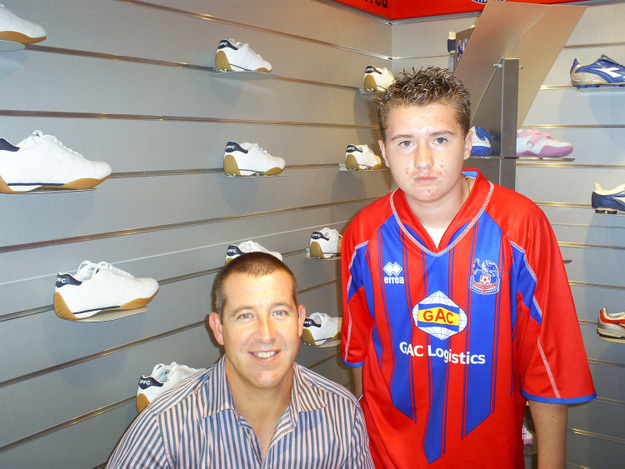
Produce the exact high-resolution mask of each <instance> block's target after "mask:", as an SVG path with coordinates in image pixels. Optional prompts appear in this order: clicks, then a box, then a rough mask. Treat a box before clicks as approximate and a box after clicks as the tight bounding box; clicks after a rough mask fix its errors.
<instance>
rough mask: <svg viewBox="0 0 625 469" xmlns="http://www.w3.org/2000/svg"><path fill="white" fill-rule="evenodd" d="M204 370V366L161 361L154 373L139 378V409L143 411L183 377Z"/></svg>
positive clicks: (137, 403)
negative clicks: (166, 363)
mask: <svg viewBox="0 0 625 469" xmlns="http://www.w3.org/2000/svg"><path fill="white" fill-rule="evenodd" d="M203 370H204V368H198V369H196V368H190V367H188V366H185V365H179V364H178V363H176V362H172V363H171V365H165V364H164V363H159V364H158V365H156V366H155V367H154V369H153V370H152V374H150V375H149V376H145V375H143V376H141V378H139V385H138V387H137V402H136V405H137V411H138V412H139V413H141V412H143V410H144V409H145V408H146V407H147V406H148V405H150V404H151V403H152V402H153V401H154V399H156V398H157V397H158V396H159V395H160V394H162V393H163V392H165V391H167V390H168V389H171V388H173V387H174V386H175V385H177V384H178V383H180V382H181V381H182V380H183V379H185V378H188V377H189V376H191V375H192V374H194V373H197V372H198V371H203Z"/></svg>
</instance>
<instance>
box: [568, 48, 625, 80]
mask: <svg viewBox="0 0 625 469" xmlns="http://www.w3.org/2000/svg"><path fill="white" fill-rule="evenodd" d="M571 83H572V84H573V86H575V87H577V88H597V87H600V86H625V67H624V66H623V65H621V64H620V63H618V62H616V61H615V60H612V59H611V58H610V57H608V56H607V55H605V54H603V55H601V57H599V58H598V59H597V60H595V61H594V62H593V63H591V64H588V65H582V64H581V63H580V62H579V60H578V59H577V58H576V59H575V60H573V66H572V67H571Z"/></svg>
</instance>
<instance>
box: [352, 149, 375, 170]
mask: <svg viewBox="0 0 625 469" xmlns="http://www.w3.org/2000/svg"><path fill="white" fill-rule="evenodd" d="M345 167H346V168H347V169H351V170H358V169H380V168H381V167H382V159H381V158H380V157H379V156H378V155H376V154H375V153H373V151H372V150H371V149H370V148H369V147H368V146H367V145H347V149H346V150H345Z"/></svg>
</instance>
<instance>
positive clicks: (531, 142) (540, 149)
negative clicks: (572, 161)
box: [516, 129, 573, 158]
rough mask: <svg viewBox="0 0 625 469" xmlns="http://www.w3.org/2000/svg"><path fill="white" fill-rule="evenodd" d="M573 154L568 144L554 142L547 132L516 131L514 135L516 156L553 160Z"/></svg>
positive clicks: (532, 130) (571, 147)
mask: <svg viewBox="0 0 625 469" xmlns="http://www.w3.org/2000/svg"><path fill="white" fill-rule="evenodd" d="M572 152H573V145H571V144H570V143H569V142H561V141H559V140H556V139H555V138H553V137H552V136H551V134H549V133H547V132H541V131H540V130H536V129H525V130H518V131H517V134H516V156H519V157H521V156H537V157H539V158H544V157H548V158H553V157H560V156H567V155H570V154H571V153H572Z"/></svg>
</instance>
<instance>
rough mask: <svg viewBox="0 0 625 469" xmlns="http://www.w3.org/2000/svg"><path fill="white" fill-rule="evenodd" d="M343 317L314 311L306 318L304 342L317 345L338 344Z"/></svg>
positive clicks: (303, 332) (303, 334)
mask: <svg viewBox="0 0 625 469" xmlns="http://www.w3.org/2000/svg"><path fill="white" fill-rule="evenodd" d="M341 322H342V321H341V318H340V317H338V318H333V317H331V316H329V315H327V314H326V313H312V314H311V315H310V316H309V317H307V318H306V319H304V330H303V331H302V342H303V343H305V344H306V345H312V346H316V347H324V346H325V347H328V346H332V345H337V344H338V342H337V341H338V340H339V339H340V338H341Z"/></svg>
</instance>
